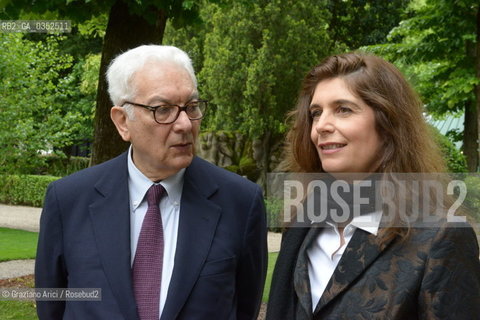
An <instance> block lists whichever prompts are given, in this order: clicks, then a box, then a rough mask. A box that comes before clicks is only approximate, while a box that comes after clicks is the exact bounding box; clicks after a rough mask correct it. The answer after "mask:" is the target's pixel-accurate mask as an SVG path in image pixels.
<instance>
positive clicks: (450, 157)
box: [431, 127, 468, 173]
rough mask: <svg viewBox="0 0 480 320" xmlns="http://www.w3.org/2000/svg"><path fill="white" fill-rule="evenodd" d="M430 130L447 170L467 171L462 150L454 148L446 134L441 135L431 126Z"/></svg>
mask: <svg viewBox="0 0 480 320" xmlns="http://www.w3.org/2000/svg"><path fill="white" fill-rule="evenodd" d="M431 130H432V132H433V135H434V138H435V141H436V142H437V144H438V146H439V147H440V151H441V152H442V154H443V157H444V159H445V162H446V164H447V170H448V172H455V173H460V172H467V171H468V170H467V162H466V160H465V156H464V155H463V154H462V152H461V151H460V150H458V149H457V148H455V145H454V144H453V142H452V141H451V140H450V139H449V138H447V137H446V136H444V135H442V134H441V133H440V132H439V131H438V130H437V129H435V128H433V127H431Z"/></svg>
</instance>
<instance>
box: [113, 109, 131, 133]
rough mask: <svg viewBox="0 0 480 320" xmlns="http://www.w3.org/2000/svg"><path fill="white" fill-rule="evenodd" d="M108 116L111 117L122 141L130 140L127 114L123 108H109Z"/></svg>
mask: <svg viewBox="0 0 480 320" xmlns="http://www.w3.org/2000/svg"><path fill="white" fill-rule="evenodd" d="M110 118H112V121H113V123H114V124H115V127H116V128H117V131H118V134H120V136H121V137H122V139H123V140H124V141H130V130H129V129H128V115H127V112H126V111H125V109H124V108H122V107H119V106H113V107H112V109H110Z"/></svg>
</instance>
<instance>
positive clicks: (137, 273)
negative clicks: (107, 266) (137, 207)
mask: <svg viewBox="0 0 480 320" xmlns="http://www.w3.org/2000/svg"><path fill="white" fill-rule="evenodd" d="M164 192H165V189H163V187H162V186H161V185H159V184H156V185H152V186H151V187H150V189H148V191H147V203H148V209H147V213H146V215H145V218H144V219H143V224H142V230H141V231H140V236H139V237H138V244H137V250H136V252H135V260H134V261H133V290H134V294H135V300H136V302H137V308H138V309H137V310H138V314H139V316H140V319H141V320H158V318H159V303H160V288H161V280H162V265H163V246H164V243H163V226H162V216H161V215H160V209H159V207H158V203H159V202H160V199H161V197H162V196H163V194H164Z"/></svg>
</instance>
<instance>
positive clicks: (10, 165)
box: [0, 33, 92, 173]
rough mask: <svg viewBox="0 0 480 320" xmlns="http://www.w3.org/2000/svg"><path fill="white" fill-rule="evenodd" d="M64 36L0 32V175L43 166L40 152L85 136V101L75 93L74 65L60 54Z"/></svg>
mask: <svg viewBox="0 0 480 320" xmlns="http://www.w3.org/2000/svg"><path fill="white" fill-rule="evenodd" d="M63 40H64V38H62V37H55V36H52V37H48V38H47V39H46V40H45V41H39V42H36V41H29V40H26V39H23V37H22V35H21V34H8V33H4V34H0V73H1V74H2V78H1V79H0V113H1V114H2V116H1V117H0V146H1V147H0V149H1V152H0V168H1V169H0V171H2V172H23V173H26V172H30V171H31V170H33V168H38V167H39V166H41V165H42V163H43V162H44V160H45V159H44V158H43V157H39V156H38V155H39V152H40V151H45V152H47V151H52V150H53V151H54V152H56V153H58V154H63V152H62V151H61V150H62V149H63V148H65V147H67V146H69V145H72V144H74V143H76V142H78V141H82V140H84V139H88V138H89V137H91V130H90V131H89V129H88V128H91V120H92V119H91V107H92V106H91V100H89V99H88V97H87V96H86V95H84V94H82V93H81V92H78V90H76V84H77V83H78V82H79V75H80V74H81V73H82V70H81V69H80V68H81V67H80V66H77V68H76V69H75V68H74V70H73V72H68V70H71V68H72V61H73V58H72V56H70V55H66V54H61V53H60V46H61V43H62V41H63Z"/></svg>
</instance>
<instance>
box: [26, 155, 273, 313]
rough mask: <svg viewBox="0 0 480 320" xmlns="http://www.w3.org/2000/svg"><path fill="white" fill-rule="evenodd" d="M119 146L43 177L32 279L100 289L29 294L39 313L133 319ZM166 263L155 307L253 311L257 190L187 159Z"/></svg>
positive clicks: (258, 264)
mask: <svg viewBox="0 0 480 320" xmlns="http://www.w3.org/2000/svg"><path fill="white" fill-rule="evenodd" d="M127 179H128V169H127V157H126V153H124V154H122V155H120V156H119V157H117V158H115V159H112V160H110V161H107V162H105V163H103V164H101V165H98V166H95V167H92V168H89V169H86V170H83V171H80V172H78V173H75V174H73V175H71V176H69V177H66V178H63V179H61V180H58V181H56V182H54V183H52V184H51V185H50V186H49V188H48V191H47V195H46V199H45V205H44V209H43V212H42V216H41V220H40V235H39V242H38V250H37V260H36V265H35V285H36V287H37V288H66V287H70V288H101V289H102V300H101V301H100V302H91V301H88V302H87V301H74V302H69V301H67V302H58V301H55V302H54V301H49V302H41V301H38V302H37V312H38V315H39V318H40V319H48V320H51V319H62V318H63V319H82V320H84V319H108V320H110V319H115V320H117V319H138V315H137V311H136V304H135V298H134V295H133V289H132V288H133V287H132V277H131V266H130V261H131V260H130V256H131V250H130V207H129V196H128V185H127V184H128V183H127V181H128V180H127ZM178 228H179V229H178V240H177V249H176V254H175V266H174V271H173V275H172V278H171V282H170V286H169V291H168V296H167V300H166V303H165V307H164V310H163V313H162V316H161V319H162V320H169V319H254V318H256V315H257V313H258V310H259V306H260V302H261V296H262V291H263V284H264V281H265V273H266V263H267V262H266V261H267V260H266V258H267V248H266V223H265V211H264V205H263V197H262V192H261V189H260V188H259V187H258V186H257V185H256V184H254V183H252V182H249V181H248V180H247V179H245V178H242V177H240V176H238V175H235V174H233V173H230V172H228V171H225V170H223V169H220V168H218V167H215V166H213V165H212V164H210V163H208V162H206V161H204V160H201V159H199V158H194V160H193V162H192V163H191V165H190V166H189V167H188V168H187V170H186V172H185V176H184V187H183V193H182V199H181V207H180V220H179V227H178Z"/></svg>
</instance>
